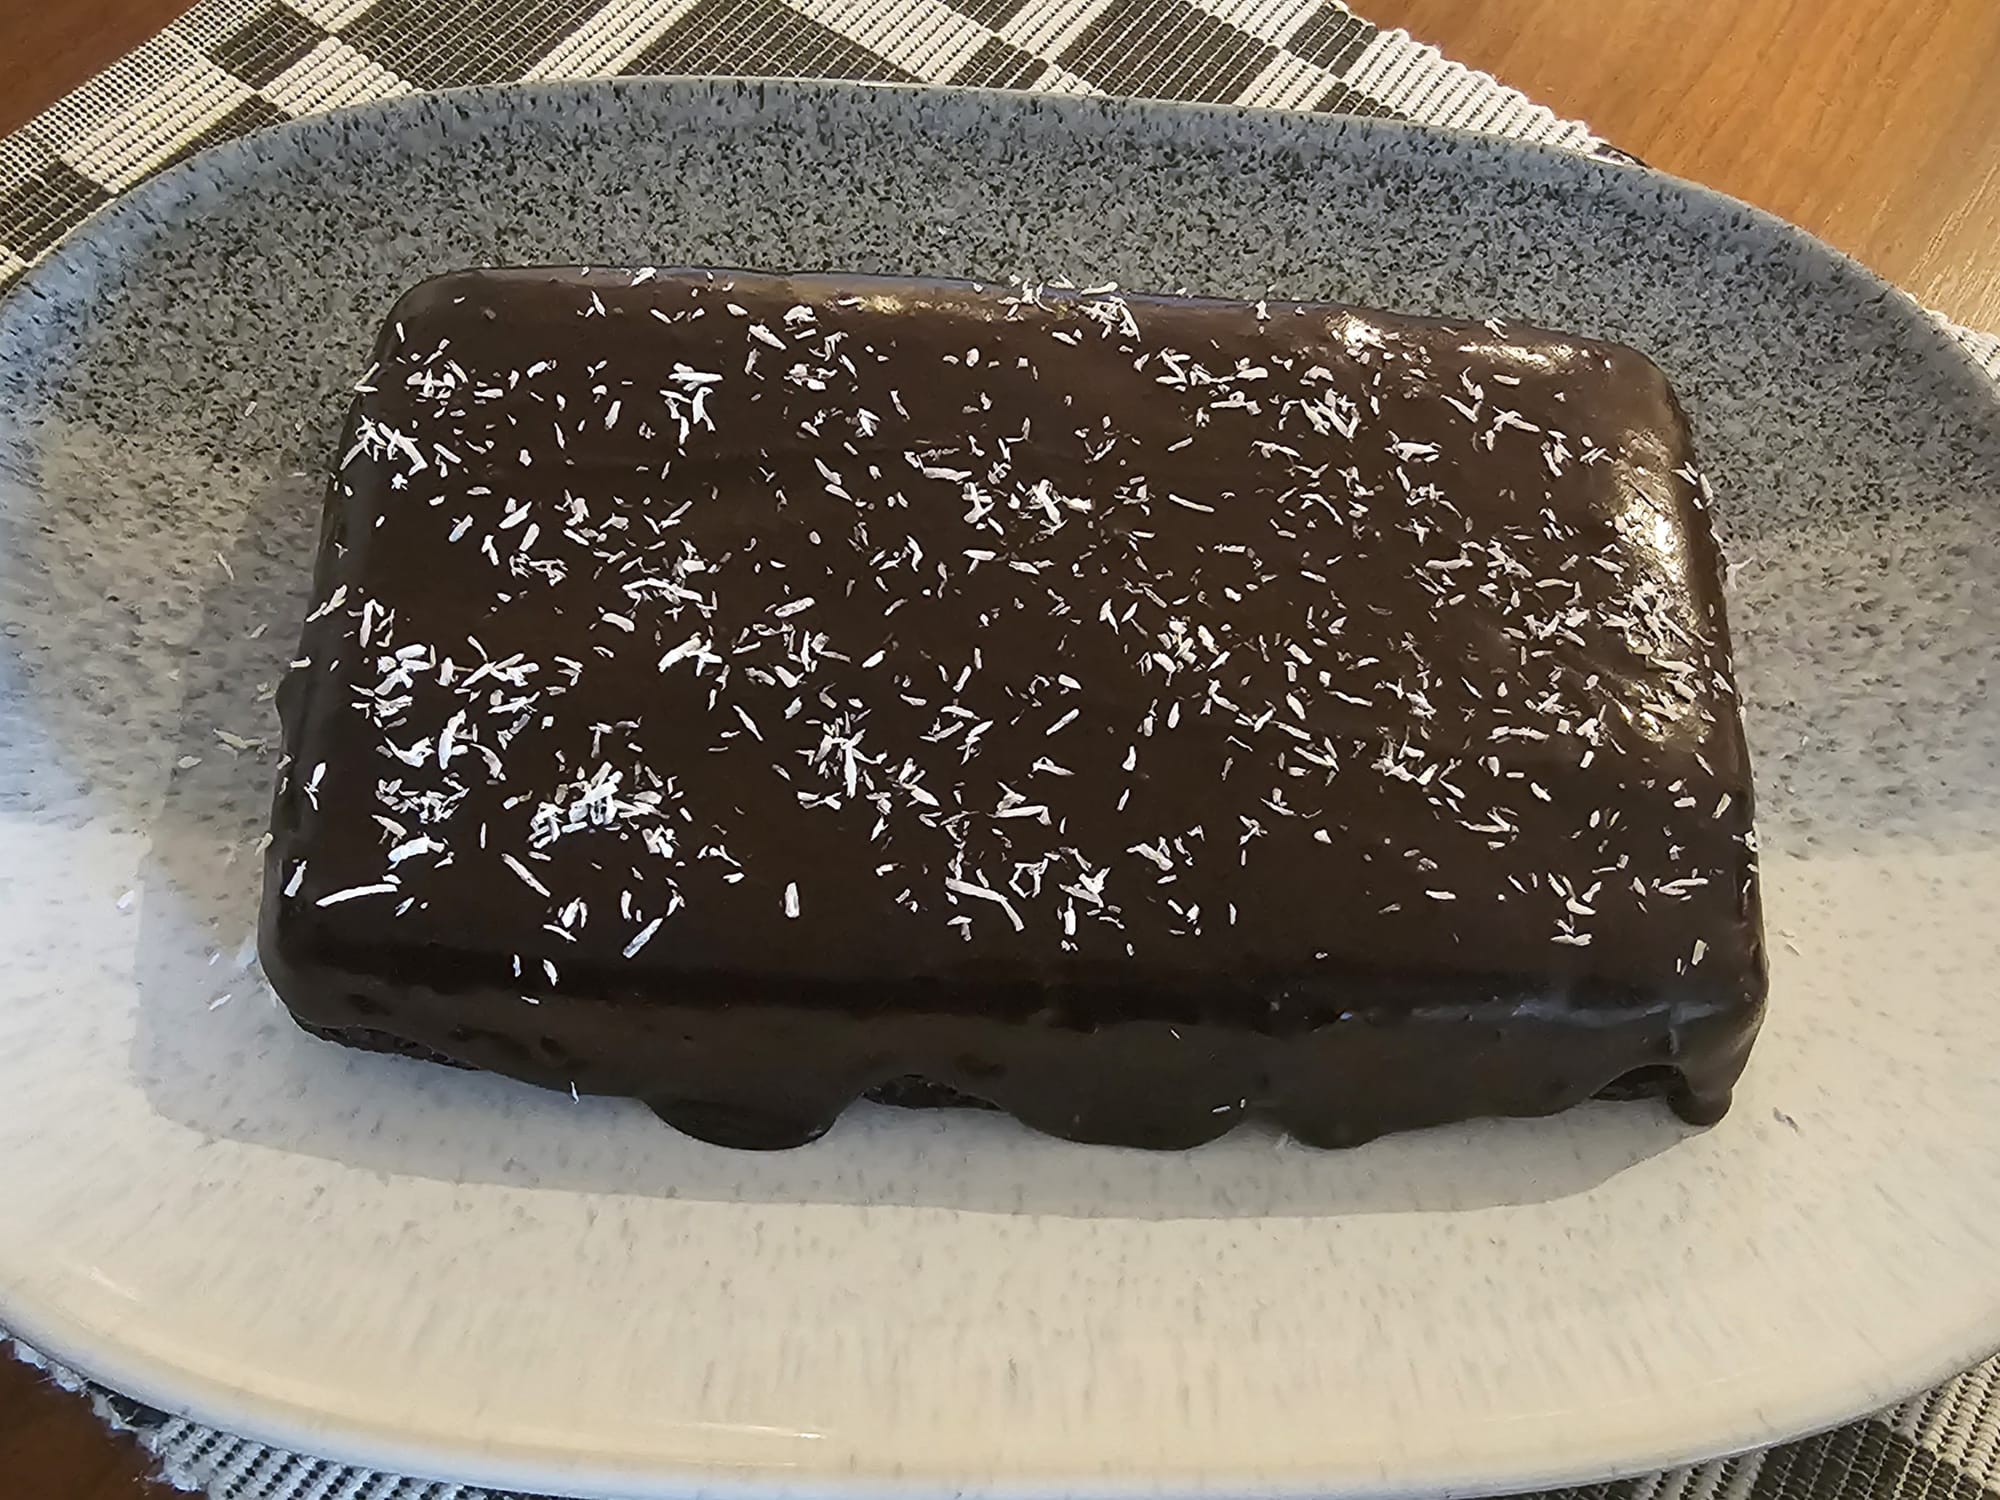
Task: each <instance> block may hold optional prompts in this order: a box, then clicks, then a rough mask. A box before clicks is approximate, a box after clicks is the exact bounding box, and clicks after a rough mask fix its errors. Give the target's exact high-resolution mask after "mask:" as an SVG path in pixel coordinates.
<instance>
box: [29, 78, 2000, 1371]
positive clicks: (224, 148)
mask: <svg viewBox="0 0 2000 1500" xmlns="http://www.w3.org/2000/svg"><path fill="white" fill-rule="evenodd" d="M689 87H694V88H704V89H724V88H741V89H757V90H768V91H775V92H780V93H794V94H807V93H821V94H830V95H839V94H845V95H849V96H852V95H855V94H867V93H884V94H902V95H908V96H915V95H923V94H934V95H947V94H948V95H954V96H961V97H971V98H984V99H986V100H989V101H991V102H992V103H993V104H994V105H996V106H999V105H1004V106H1009V107H1016V108H1018V107H1020V105H1021V104H1022V103H1023V102H1024V101H1030V100H1031V101H1033V103H1034V105H1035V107H1036V108H1038V109H1046V110H1050V111H1052V112H1061V111H1063V110H1065V109H1068V110H1072V111H1076V112H1085V113H1095V112H1103V113H1118V114H1126V115H1144V114H1168V115H1177V116H1184V117H1196V118H1199V117H1204V116H1206V117H1207V118H1209V119H1211V120H1214V121H1218V122H1226V123H1229V124H1240V123H1245V122H1254V121H1256V120H1259V119H1273V120H1283V121H1286V122H1287V123H1289V124H1293V125H1296V124H1298V123H1299V122H1301V121H1310V122H1313V123H1314V124H1315V125H1319V126H1321V127H1323V128H1325V129H1327V130H1330V131H1334V132H1338V133H1342V134H1346V133H1350V132H1351V133H1355V134H1360V135H1377V136H1382V137H1398V136H1412V135H1417V136H1433V137H1441V138H1444V139H1448V140H1454V141H1457V142H1460V143H1461V144H1463V145H1464V146H1466V147H1469V148H1473V149H1475V150H1479V151H1484V152H1486V153H1487V154H1488V155H1490V156H1491V157H1493V158H1496V159H1497V158H1503V157H1517V158H1518V157H1534V158H1540V159H1541V160H1543V161H1546V162H1551V163H1557V164H1560V166H1561V167H1563V168H1566V169H1572V170H1574V171H1575V172H1576V173H1577V175H1578V176H1579V177H1581V178H1584V179H1589V178H1593V177H1595V178H1596V179H1597V180H1599V181H1611V180H1613V179H1614V178H1615V177H1616V176H1617V175H1619V174H1625V173H1641V174H1644V175H1646V176H1649V177H1651V178H1654V179H1656V180H1658V181H1660V182H1662V183H1665V184H1671V185H1672V187H1673V188H1674V190H1675V191H1677V192H1678V193H1679V194H1680V195H1682V196H1683V197H1686V198H1689V199H1692V200H1694V201H1697V202H1706V203H1708V204H1710V205H1712V206H1714V207H1718V208H1726V209H1728V210H1730V211H1732V212H1736V213H1740V214H1743V215H1746V216H1748V218H1749V219H1750V220H1751V221H1752V222H1754V223H1758V224H1761V225H1762V226H1763V227H1764V228H1766V229H1767V230H1770V231H1772V232H1773V233H1775V234H1777V235H1778V236H1779V237H1780V238H1783V239H1786V240H1789V241H1791V242H1792V247H1793V249H1794V250H1795V251H1800V250H1803V251H1805V252H1806V253H1808V254H1810V255H1815V256H1819V257H1824V258H1827V259H1830V260H1831V261H1832V262H1833V263H1834V264H1835V265H1836V266H1837V267H1838V268H1839V269H1840V271H1842V272H1844V273H1845V274H1848V275H1851V276H1854V277H1857V278H1859V279H1860V280H1861V281H1862V282H1863V283H1864V284H1867V285H1870V286H1872V287H1873V288H1874V289H1876V290H1877V291H1878V292H1880V293H1882V294H1886V295H1887V296H1888V297H1889V298H1891V299H1892V300H1894V301H1896V302H1899V303H1901V304H1903V306H1904V307H1905V308H1906V310H1907V311H1908V312H1909V313H1911V314H1912V315H1913V316H1915V317H1916V318H1917V319H1918V320H1919V322H1920V323H1921V324H1922V325H1923V326H1924V327H1925V328H1926V329H1927V330H1931V331H1935V325H1934V324H1933V322H1932V320H1931V318H1930V315H1929V314H1928V313H1927V312H1926V311H1925V309H1924V307H1923V304H1921V303H1920V302H1918V301H1917V300H1916V298H1914V297H1912V296H1911V295H1910V294H1909V293H1908V292H1906V291H1904V290H1903V289H1902V288H1901V287H1899V286H1897V285H1895V284H1894V283H1893V282H1890V281H1887V280H1884V279H1883V278H1882V277H1881V276H1878V275H1877V274H1876V273H1875V272H1874V271H1872V270H1870V269H1869V268H1868V267H1867V266H1865V265H1863V264H1862V263H1861V262H1860V261H1858V260H1856V259H1854V257H1852V256H1851V255H1849V254H1847V253H1846V252H1845V251H1844V250H1840V249H1838V248H1837V247H1835V246H1833V245H1830V244H1828V243H1827V242H1826V241H1824V240H1822V239H1820V238H1819V237H1818V236H1817V235H1814V234H1812V233H1810V232H1809V231H1807V230H1804V229H1801V228H1799V227H1798V226H1797V225H1796V224H1793V223H1790V222H1789V221H1787V220H1785V219H1781V218H1779V217H1778V216H1777V215H1776V214H1773V213H1770V212H1768V211H1767V210H1765V209H1761V208H1759V207H1757V206H1756V205H1755V204H1753V203H1747V202H1745V201H1744V200H1742V199H1740V198H1735V197H1732V196H1730V195H1729V194H1727V193H1723V192H1720V191H1718V190H1717V189H1715V188H1711V187H1708V186H1706V185H1705V184H1703V183H1699V182H1695V181H1692V180H1690V179H1688V178H1685V177H1677V176H1675V175H1674V174H1673V173H1671V172H1664V171H1662V170H1660V169H1659V168H1657V167H1653V166H1649V165H1647V164H1646V163H1644V162H1640V161H1637V160H1634V161H1632V162H1621V161H1613V160H1611V159H1609V158H1605V157H1598V156H1590V155H1587V154H1584V153H1581V152H1576V151H1569V150H1565V149H1564V148H1562V147H1560V146H1551V145H1546V144H1544V143H1542V142H1538V141H1524V140H1515V139H1513V138H1512V137H1509V136H1498V135H1492V134H1489V133H1487V132H1484V131H1476V130H1460V129H1455V128H1448V127H1445V126H1440V125H1430V124H1426V123H1424V122H1422V121H1418V120H1404V119H1393V118H1386V117H1384V118H1378V117H1375V116H1363V115H1343V114H1337V113H1330V114H1312V113H1307V112H1303V111H1298V110H1284V109H1264V108H1253V107H1248V106H1243V105H1235V104H1210V103H1193V102H1189V103H1184V102H1180V101H1176V100H1170V99H1146V98H1126V97H1122V96H1102V95H1068V94H1038V93H1024V92H1022V91H1020V90H1015V89H995V88H950V87H939V86H936V85H931V84H920V83H894V82H887V83H884V82H873V81H868V80H851V79H840V78H764V77H755V76H750V75H743V74H713V75H710V74H665V73H663V74H649V75H639V76H627V77H618V78H592V79H566V80H556V81H549V82H515V83H492V84H471V85H466V86H464V87H460V88H449V89H430V90H425V91H423V92H421V93H417V94H412V95H406V96H403V97H401V98H397V99H387V100H376V101H372V102H368V103H363V104H353V105H346V106H343V107H341V108H338V109H332V110H326V111H324V112H321V113H318V114H312V115H306V116H302V117H300V118H298V119H296V120H287V121H285V122H283V123H281V124H277V125H271V126H267V127H264V128H262V129H258V130H253V131H250V132H249V133H247V134H245V135H242V136H238V137H236V138H234V139H232V140H228V141H224V142H222V143H221V144H219V145H215V146H209V147H206V148H205V149H203V150H200V151H197V152H195V153H193V154H192V155H191V156H189V157H187V158H186V159H185V160H183V161H180V162H176V163H175V164H174V165H173V166H171V167H169V168H167V169H166V170H164V171H162V172H160V173H158V174H157V175H155V176H153V177H150V178H148V179H147V180H146V181H145V182H143V183H141V184H140V185H139V186H138V187H136V188H134V189H132V190H131V191H130V192H127V193H124V194H122V195H120V196H119V197H118V198H116V199H114V200H113V201H112V202H110V203H108V204H106V205H104V207H102V208H101V209H99V210H98V211H97V212H96V213H95V214H93V215H91V216H90V217H89V218H88V219H86V220H84V221H83V222H82V223H81V224H79V225H78V226H77V227H76V229H74V230H73V231H71V233H70V235H69V237H68V238H67V239H66V240H65V241H64V242H63V244H62V245H60V246H59V247H58V248H57V249H56V250H55V251H54V253H52V254H50V255H49V256H48V257H47V258H45V259H44V260H42V261H40V262H39V263H37V264H36V265H34V266H32V267H31V268H30V269H29V270H28V271H27V272H25V273H24V274H23V275H22V277H21V279H20V280H19V281H17V282H16V283H15V284H14V285H13V286H12V287H11V288H9V289H7V290H6V291H4V292H0V331H12V329H13V325H14V324H15V323H16V321H17V320H18V317H19V310H18V305H17V304H19V303H21V302H22V301H24V300H25V299H27V298H30V297H39V298H42V299H44V300H45V301H48V302H51V303H53V302H55V301H56V300H57V297H56V296H55V295H52V294H51V293H50V292H49V291H48V290H46V289H45V284H47V283H58V284H59V283H61V282H62V281H64V280H66V279H67V278H69V277H72V276H79V275H87V274H88V273H89V271H90V270H91V269H94V268H92V267H88V266H87V265H86V264H85V262H87V261H88V260H89V259H90V258H91V257H92V256H93V254H94V253H96V251H97V249H98V246H99V245H100V244H103V245H105V246H106V247H107V248H115V247H116V246H117V245H118V243H119V241H120V239H121V237H122V236H123V235H124V234H126V233H128V232H131V231H133V230H138V231H140V232H143V231H144V229H145V226H146V221H147V220H148V219H149V218H151V217H153V216H154V215H155V214H156V213H157V212H158V211H159V210H160V209H163V208H165V207H167V206H168V205H169V204H171V203H172V202H173V200H174V198H175V196H176V195H177V194H182V193H183V192H184V191H185V189H186V186H187V185H188V184H189V183H192V182H194V181H195V180H196V179H199V178H203V177H208V176H214V177H216V178H217V179H220V178H222V177H223V176H224V174H226V173H227V171H228V170H229V169H230V168H232V167H233V166H234V165H235V164H236V163H238V162H239V161H241V160H243V159H245V158H249V157H253V156H254V155H255V153H256V151H257V149H258V147H259V146H260V145H261V144H262V143H264V142H266V141H268V140H271V139H273V138H275V137H278V136H299V135H310V134H321V133H327V132H337V131H338V130H339V129H340V128H341V126H342V125H343V124H344V123H345V122H346V121H348V120H350V119H360V118H382V117H386V116H389V115H393V114H396V113H400V112H403V111H405V110H409V111H417V110H422V109H425V108H428V107H431V106H432V105H433V103H441V104H451V103H460V102H462V103H464V104H467V105H470V106H473V107H475V108H480V109H485V108H491V107H494V106H496V105H500V104H503V103H504V102H505V101H506V100H508V99H509V98H520V97H526V96H528V95H530V94H532V95H534V96H536V97H540V98H546V99H561V98H565V97H568V98H576V99H581V98H585V97H587V96H589V95H592V94H605V95H610V96H613V97H616V96H619V95H625V94H641V93H651V92H658V91H667V92H671V91H674V90H679V89H684V88H689ZM206 191H207V192H223V191H226V189H225V188H224V187H223V186H221V184H220V181H219V180H218V182H217V183H215V184H213V185H211V186H210V187H209V188H208V189H206ZM203 201H204V190H203V189H201V188H197V189H196V190H195V191H194V192H192V193H187V194H186V196H185V197H184V198H183V200H182V202H181V203H180V205H179V206H180V207H181V208H182V209H183V210H187V209H194V208H198V207H199V205H200V204H201V203H202V202H203ZM794 269H815V268H809V267H801V268H794ZM820 269H833V268H820ZM76 290H78V291H82V290H84V288H82V287H79V288H77V289H76ZM1935 343H1936V346H1937V348H1938V349H1941V350H1943V351H1945V352H1946V353H1947V354H1948V355H1949V357H1950V358H1951V359H1952V360H1953V361H1954V362H1955V363H1956V364H1958V365H1959V366H1960V367H1961V368H1962V369H1963V370H1964V371H1965V372H1966V373H1967V374H1969V375H1971V376H1973V377H1975V378H1976V379H1981V380H1983V379H1984V378H1985V374H1984V371H1982V370H1981V369H1980V368H1979V365H1978V364H1977V362H1976V361H1975V360H1974V359H1973V357H1972V355H1971V353H1970V352H1969V351H1968V350H1967V349H1966V348H1965V347H1964V346H1963V345H1961V344H1959V343H1958V342H1957V341H1955V340H1953V339H1950V338H1946V337H1943V336H1941V335H1940V336H1939V337H1938V338H1937V339H1936V340H1935ZM1996 1344H2000V1336H1996Z"/></svg>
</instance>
